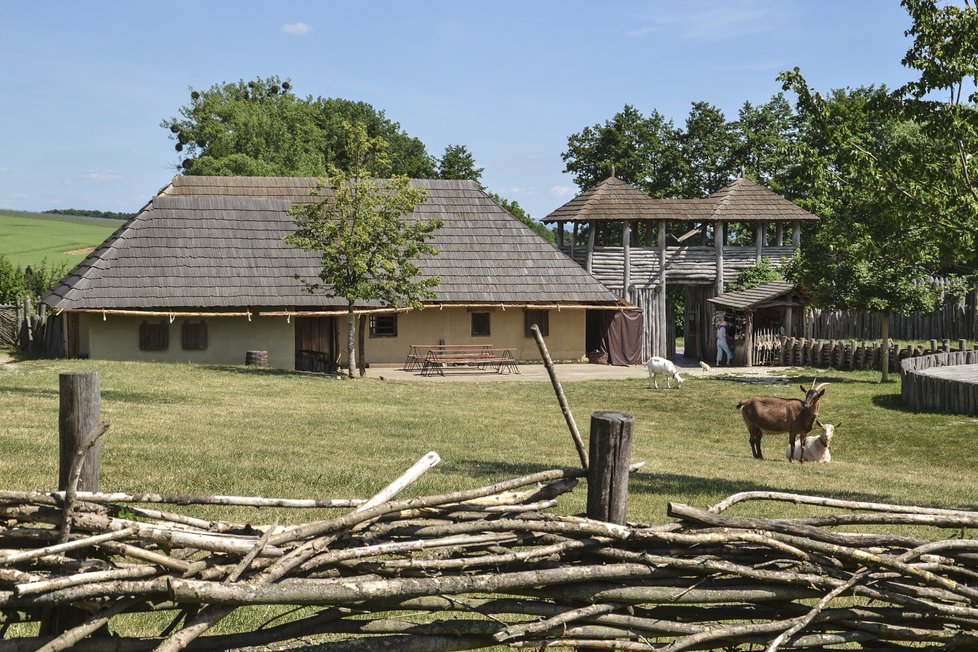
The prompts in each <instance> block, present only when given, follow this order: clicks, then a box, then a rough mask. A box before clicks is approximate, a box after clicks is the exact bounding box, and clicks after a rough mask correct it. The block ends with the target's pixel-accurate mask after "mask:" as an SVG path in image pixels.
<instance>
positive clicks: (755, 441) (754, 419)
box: [737, 379, 828, 463]
mask: <svg viewBox="0 0 978 652" xmlns="http://www.w3.org/2000/svg"><path fill="white" fill-rule="evenodd" d="M826 385H828V383H822V384H821V385H819V386H818V387H816V386H815V380H814V379H813V380H812V387H811V389H805V386H804V385H802V386H801V391H803V392H805V400H803V401H802V400H798V399H788V398H777V397H775V396H755V397H753V398H751V399H748V400H746V401H741V402H740V403H738V404H737V409H739V410H740V414H741V416H742V417H744V423H745V424H746V425H747V432H748V433H750V448H751V452H752V453H753V454H754V458H755V459H759V460H762V459H764V455H763V454H762V453H761V437H762V436H763V435H765V434H767V435H774V434H779V433H788V437H789V438H790V445H789V447H788V461H793V460H794V459H795V440H796V439H797V438H798V436H799V435H800V436H801V451H802V455H801V457H800V458H799V459H798V461H799V463H801V462H803V461H804V460H805V457H804V451H805V437H807V436H808V433H809V432H811V430H812V426H813V425H815V419H816V418H817V417H818V410H819V403H820V401H821V400H822V396H823V395H824V394H825V389H824V387H825V386H826Z"/></svg>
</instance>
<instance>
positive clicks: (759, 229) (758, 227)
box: [754, 222, 767, 263]
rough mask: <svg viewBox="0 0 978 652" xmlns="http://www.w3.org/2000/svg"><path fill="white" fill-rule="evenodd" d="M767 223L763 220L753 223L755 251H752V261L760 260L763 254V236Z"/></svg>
mask: <svg viewBox="0 0 978 652" xmlns="http://www.w3.org/2000/svg"><path fill="white" fill-rule="evenodd" d="M766 232H767V224H765V223H764V222H758V223H757V224H755V225H754V246H755V248H756V251H755V253H754V261H755V262H758V263H759V262H761V258H763V256H764V236H766V235H767V233H766Z"/></svg>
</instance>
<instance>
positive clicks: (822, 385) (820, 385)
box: [814, 383, 828, 392]
mask: <svg viewBox="0 0 978 652" xmlns="http://www.w3.org/2000/svg"><path fill="white" fill-rule="evenodd" d="M826 385H828V383H821V384H819V386H818V387H816V388H815V389H814V391H816V392H817V391H819V390H820V389H822V388H823V387H825V386H826Z"/></svg>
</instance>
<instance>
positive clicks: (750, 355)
mask: <svg viewBox="0 0 978 652" xmlns="http://www.w3.org/2000/svg"><path fill="white" fill-rule="evenodd" d="M744 330H745V331H746V332H745V333H744V352H745V353H746V354H747V357H746V358H745V360H744V364H745V365H747V366H748V367H753V366H754V313H753V312H749V313H747V325H746V326H744Z"/></svg>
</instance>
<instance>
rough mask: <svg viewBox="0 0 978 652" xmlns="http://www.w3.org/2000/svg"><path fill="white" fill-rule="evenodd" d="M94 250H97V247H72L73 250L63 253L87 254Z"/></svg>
mask: <svg viewBox="0 0 978 652" xmlns="http://www.w3.org/2000/svg"><path fill="white" fill-rule="evenodd" d="M93 251H95V247H85V248H84V249H72V250H71V251H63V252H61V253H63V254H65V255H66V256H87V255H88V254H90V253H92V252H93Z"/></svg>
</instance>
